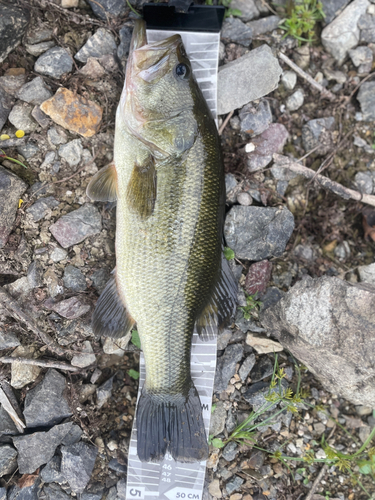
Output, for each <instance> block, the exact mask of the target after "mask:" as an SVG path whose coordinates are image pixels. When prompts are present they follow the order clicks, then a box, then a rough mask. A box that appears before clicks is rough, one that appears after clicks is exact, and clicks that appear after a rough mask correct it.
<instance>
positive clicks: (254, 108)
mask: <svg viewBox="0 0 375 500" xmlns="http://www.w3.org/2000/svg"><path fill="white" fill-rule="evenodd" d="M239 117H240V120H241V132H245V133H247V134H250V135H251V136H252V137H254V136H256V135H259V134H261V133H262V132H264V131H265V130H267V128H268V127H269V125H270V123H272V112H271V107H270V105H269V102H268V101H267V100H266V99H262V100H261V101H260V102H259V103H258V104H255V103H250V104H246V106H244V107H243V108H242V109H241V111H240V112H239ZM227 175H229V174H227Z"/></svg>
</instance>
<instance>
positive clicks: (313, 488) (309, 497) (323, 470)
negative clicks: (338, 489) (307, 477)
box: [305, 464, 328, 500]
mask: <svg viewBox="0 0 375 500" xmlns="http://www.w3.org/2000/svg"><path fill="white" fill-rule="evenodd" d="M327 469H328V465H327V464H324V465H323V467H322V468H321V469H320V472H319V474H318V475H317V476H316V479H315V481H314V482H313V485H312V486H311V490H310V491H309V494H308V495H307V497H306V498H305V500H312V498H313V496H314V493H315V491H316V488H317V487H318V486H319V483H320V481H321V480H322V479H323V477H324V475H325V473H326V472H327Z"/></svg>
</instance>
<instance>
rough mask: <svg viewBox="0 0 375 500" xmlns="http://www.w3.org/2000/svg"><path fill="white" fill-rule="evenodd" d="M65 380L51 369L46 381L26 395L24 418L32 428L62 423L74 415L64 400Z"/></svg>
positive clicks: (45, 378)
mask: <svg viewBox="0 0 375 500" xmlns="http://www.w3.org/2000/svg"><path fill="white" fill-rule="evenodd" d="M64 390H65V378H64V377H63V375H61V374H60V373H59V372H58V371H56V370H53V369H49V370H48V371H47V373H46V375H45V377H44V379H43V380H42V381H41V382H40V383H39V384H38V385H37V386H36V387H34V389H31V390H30V391H29V392H28V393H27V394H26V399H25V409H24V412H23V414H24V416H25V420H26V425H27V427H28V428H30V427H46V426H51V425H54V424H57V423H59V422H61V420H63V419H64V418H67V417H70V415H71V414H72V413H71V411H70V408H69V405H68V403H67V401H66V399H65V398H64V395H63V392H64Z"/></svg>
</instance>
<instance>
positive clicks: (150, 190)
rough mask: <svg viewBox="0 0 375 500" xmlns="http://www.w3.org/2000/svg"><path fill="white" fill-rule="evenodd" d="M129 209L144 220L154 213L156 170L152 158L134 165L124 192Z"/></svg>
mask: <svg viewBox="0 0 375 500" xmlns="http://www.w3.org/2000/svg"><path fill="white" fill-rule="evenodd" d="M126 199H127V202H128V204H129V208H130V209H131V210H133V211H134V212H136V213H137V214H138V215H140V216H141V217H142V219H145V218H147V217H149V216H150V215H151V214H152V212H153V211H154V206H155V201H156V170H155V163H154V159H153V157H152V156H149V157H148V159H147V161H146V162H145V163H144V164H142V165H138V164H135V165H134V168H133V172H132V174H131V177H130V181H129V184H128V187H127V190H126Z"/></svg>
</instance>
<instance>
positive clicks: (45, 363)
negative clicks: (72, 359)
mask: <svg viewBox="0 0 375 500" xmlns="http://www.w3.org/2000/svg"><path fill="white" fill-rule="evenodd" d="M0 363H11V364H12V363H21V364H23V365H34V366H41V367H43V368H58V369H59V370H66V371H68V372H78V371H79V368H76V367H75V366H72V365H68V364H67V363H59V362H58V361H49V360H43V359H29V358H12V357H10V356H2V357H1V358H0Z"/></svg>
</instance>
